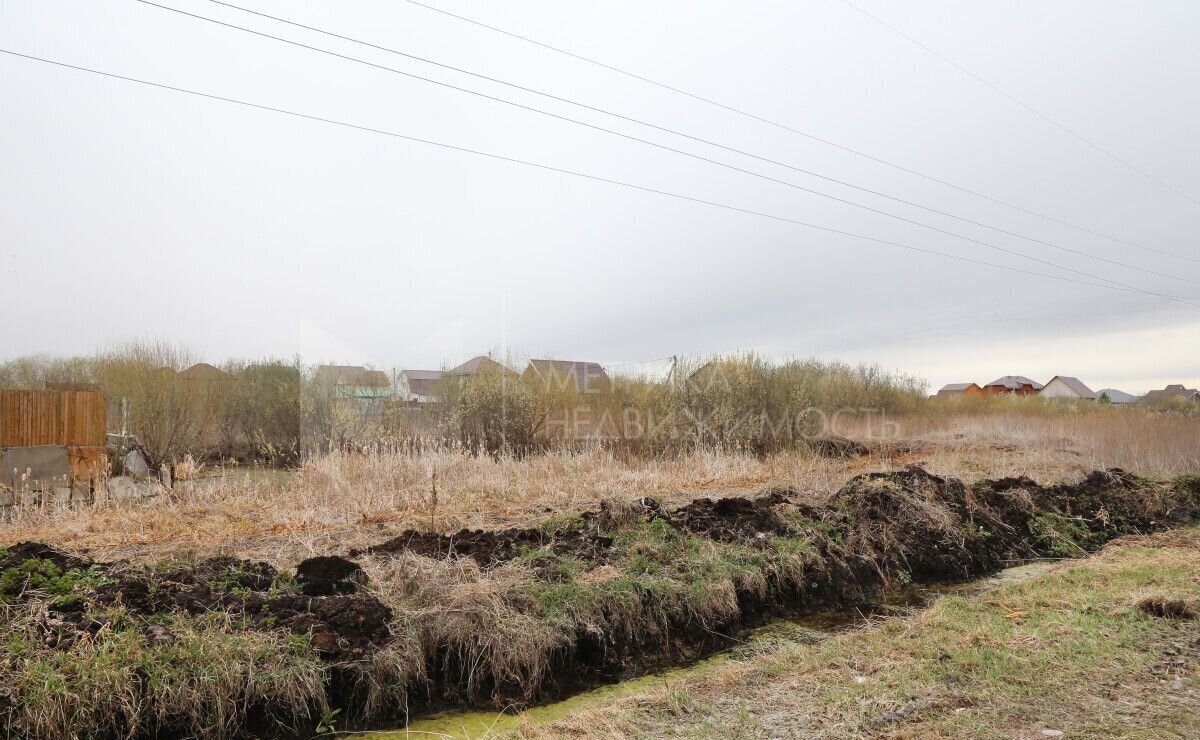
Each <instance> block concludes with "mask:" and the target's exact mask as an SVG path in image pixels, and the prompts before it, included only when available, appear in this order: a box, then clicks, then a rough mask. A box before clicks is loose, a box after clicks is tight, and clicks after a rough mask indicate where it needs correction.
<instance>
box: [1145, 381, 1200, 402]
mask: <svg viewBox="0 0 1200 740" xmlns="http://www.w3.org/2000/svg"><path fill="white" fill-rule="evenodd" d="M1143 398H1144V400H1146V401H1149V402H1155V401H1169V400H1171V399H1174V398H1179V399H1182V400H1184V401H1191V402H1193V403H1200V390H1196V389H1195V388H1185V387H1183V386H1182V385H1180V384H1178V383H1176V384H1174V385H1168V386H1167V387H1166V388H1163V389H1161V390H1157V391H1148V392H1147V393H1146V395H1145V396H1144V397H1143Z"/></svg>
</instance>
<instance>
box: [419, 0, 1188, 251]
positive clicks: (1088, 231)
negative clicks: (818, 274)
mask: <svg viewBox="0 0 1200 740" xmlns="http://www.w3.org/2000/svg"><path fill="white" fill-rule="evenodd" d="M405 2H407V3H409V4H410V5H415V6H417V7H420V8H424V9H426V10H430V11H433V12H434V13H440V14H441V15H444V16H447V17H449V18H454V19H456V20H459V21H462V22H464V23H470V24H471V25H473V26H478V27H479V28H485V29H487V30H489V31H494V32H496V33H499V34H502V35H504V36H508V37H510V38H513V39H516V40H518V41H523V42H525V43H527V44H532V45H533V46H537V47H540V48H543V49H547V50H549V51H553V52H555V53H556V54H562V55H564V56H568V57H571V58H572V59H577V60H579V61H581V62H586V63H587V64H591V65H595V66H597V67H601V68H603V69H607V70H609V71H612V72H616V73H617V74H620V75H624V76H625V77H629V78H631V79H634V80H638V81H640V82H644V83H646V84H648V85H653V86H655V87H658V88H661V89H663V90H668V91H670V92H673V93H676V94H678V95H683V96H684V97H688V98H691V99H693V100H698V101H700V102H702V103H706V104H708V105H711V106H714V107H717V108H720V109H722V110H725V111H728V112H730V113H735V114H737V115H739V116H742V117H744V118H749V119H752V120H755V121H758V122H759V123H764V124H766V125H768V126H773V127H774V128H777V129H780V130H782V131H787V132H789V133H792V134H796V135H797V136H803V137H804V138H806V139H810V140H812V141H815V142H818V143H821V144H825V145H826V146H830V147H833V148H835V149H840V150H841V151H844V152H846V153H848V154H853V155H854V156H856V157H862V158H863V159H867V160H870V161H872V162H875V163H877V164H881V165H884V166H886V167H891V168H892V169H895V170H898V171H900V172H904V173H906V174H909V175H913V176H914V177H920V178H922V179H924V180H928V181H929V182H934V183H937V184H938V185H943V186H945V187H948V188H951V189H953V190H957V191H959V192H961V193H966V194H967V195H971V196H974V197H976V198H981V199H983V200H986V201H988V202H990V203H995V204H996V205H1001V206H1004V207H1006V208H1011V209H1013V210H1015V211H1020V212H1021V213H1024V214H1027V215H1030V216H1036V217H1037V218H1040V219H1043V220H1045V221H1050V222H1052V223H1056V224H1058V225H1060V226H1066V227H1067V228H1071V229H1075V230H1076V231H1080V232H1083V233H1085V234H1091V235H1092V236H1098V237H1100V238H1102V239H1108V240H1109V241H1113V242H1117V243H1119V244H1124V245H1125V246H1128V247H1134V248H1135V249H1143V250H1145V251H1147V252H1156V253H1158V254H1162V255H1166V256H1168V257H1175V258H1177V259H1181V260H1187V261H1188V262H1197V263H1200V258H1196V257H1189V256H1187V255H1182V254H1178V253H1175V252H1169V251H1166V250H1162V249H1156V248H1154V247H1147V246H1145V245H1143V244H1138V243H1137V242H1133V241H1130V240H1128V239H1122V238H1121V237H1119V236H1112V235H1111V234H1105V233H1104V232H1101V231H1097V230H1095V229H1091V228H1088V227H1086V226H1080V225H1078V224H1075V223H1072V222H1070V221H1067V220H1065V219H1061V218H1058V217H1056V216H1051V215H1050V214H1048V213H1043V212H1041V211H1036V210H1033V209H1031V208H1026V207H1025V206H1021V205H1017V204H1016V203H1012V202H1009V201H1006V200H1002V199H1000V198H997V197H995V196H991V195H987V194H986V193H983V192H980V191H978V190H972V189H971V188H968V187H966V186H964V185H957V184H955V183H953V182H950V181H949V180H945V179H942V178H940V177H937V176H936V175H930V174H927V173H925V172H921V171H920V170H916V169H913V168H911V167H907V166H905V165H902V164H898V163H896V162H892V161H889V160H886V159H884V158H882V157H877V156H875V155H873V154H868V153H867V152H864V151H862V150H860V149H855V148H854V147H851V146H848V145H846V144H839V143H837V142H836V141H833V140H831V139H826V138H822V137H820V136H817V135H816V134H813V133H810V132H808V131H804V130H801V129H798V128H795V127H793V126H789V125H787V124H785V123H780V122H778V121H775V120H772V119H770V118H767V117H765V116H760V115H758V114H756V113H751V112H750V111H748V110H745V109H743V108H738V107H736V106H733V105H729V104H727V103H722V102H720V101H718V100H715V99H713V98H708V97H705V96H703V95H700V94H698V93H694V92H689V91H687V90H684V89H682V88H679V87H674V86H672V85H669V84H667V83H665V82H660V81H658V80H655V79H653V78H650V77H646V76H644V75H640V74H638V73H636V72H631V71H629V70H627V69H622V68H621V67H617V66H615V65H612V64H607V63H605V62H602V61H600V60H598V59H594V58H591V57H587V56H584V55H582V54H577V53H575V52H573V51H569V50H567V49H564V48H561V47H558V46H552V45H550V44H547V43H544V42H542V41H538V40H537V39H533V38H530V37H528V36H522V35H521V34H519V33H513V32H512V31H507V30H505V29H503V28H499V27H497V26H491V25H488V24H487V23H483V22H482V21H477V20H475V19H474V18H470V17H468V16H465V15H459V14H457V13H452V12H450V11H448V10H443V9H442V8H438V7H436V6H433V5H428V4H426V3H423V2H420V0H405Z"/></svg>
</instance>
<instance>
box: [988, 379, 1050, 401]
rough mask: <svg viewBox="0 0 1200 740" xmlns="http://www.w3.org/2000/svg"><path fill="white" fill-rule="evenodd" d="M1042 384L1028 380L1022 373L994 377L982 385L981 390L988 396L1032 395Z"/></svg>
mask: <svg viewBox="0 0 1200 740" xmlns="http://www.w3.org/2000/svg"><path fill="white" fill-rule="evenodd" d="M1042 387H1043V386H1042V384H1041V383H1039V382H1037V381H1036V380H1030V379H1029V378H1026V377H1025V376H1024V375H1005V376H1003V377H1001V378H996V379H995V380H993V381H992V382H990V383H988V384H987V385H985V386H984V387H983V392H984V393H985V394H987V395H989V396H999V395H1009V396H1022V397H1026V396H1032V395H1035V394H1037V392H1038V391H1040V390H1041V389H1042Z"/></svg>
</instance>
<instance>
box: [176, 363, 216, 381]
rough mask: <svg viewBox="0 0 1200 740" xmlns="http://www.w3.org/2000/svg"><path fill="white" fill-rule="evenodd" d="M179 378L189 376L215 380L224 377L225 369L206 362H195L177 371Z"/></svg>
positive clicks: (190, 377) (194, 378) (196, 378)
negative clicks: (179, 371)
mask: <svg viewBox="0 0 1200 740" xmlns="http://www.w3.org/2000/svg"><path fill="white" fill-rule="evenodd" d="M179 376H180V377H181V378H189V379H193V380H209V379H212V380H215V379H217V378H223V377H225V371H223V370H221V369H219V368H217V367H214V366H213V365H210V364H208V363H207V362H197V363H196V364H195V365H192V366H191V367H189V368H188V369H186V370H184V371H182V372H181V373H179Z"/></svg>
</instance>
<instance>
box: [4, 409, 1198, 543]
mask: <svg viewBox="0 0 1200 740" xmlns="http://www.w3.org/2000/svg"><path fill="white" fill-rule="evenodd" d="M875 421H876V423H875V424H874V425H868V424H867V423H866V422H863V421H861V420H860V421H857V422H856V421H854V420H844V421H843V422H842V423H841V428H839V429H838V431H841V432H844V433H846V434H848V435H849V436H852V437H855V438H858V439H863V440H875V441H880V440H879V436H878V435H879V431H880V428H879V425H878V420H877V419H876V420H875ZM895 422H896V427H895V429H896V430H897V431H898V436H897V437H893V438H888V439H885V440H882V441H883V442H884V443H885V444H888V445H892V447H891V448H890V449H894V450H897V451H896V452H893V453H891V454H879V455H870V456H867V457H864V458H858V459H853V460H833V459H825V458H821V457H817V456H814V455H812V454H809V453H807V452H803V451H791V452H784V453H778V454H774V455H769V456H765V457H758V456H754V455H751V454H748V453H744V452H730V451H706V452H693V453H689V454H683V455H679V456H672V457H669V458H651V459H634V460H627V459H621V458H618V457H616V456H614V455H613V454H611V453H609V452H606V451H604V450H600V449H597V450H592V451H589V452H561V453H549V454H540V455H532V456H529V457H525V458H521V459H516V458H508V457H500V458H498V459H497V458H492V457H486V456H484V457H477V456H472V455H467V454H461V453H457V452H420V453H415V454H401V453H380V454H366V455H360V454H352V453H335V454H330V455H326V456H322V457H318V458H314V459H312V460H309V461H307V462H306V463H304V465H303V466H302V467H301V468H300V469H299V471H298V472H296V473H282V472H274V473H272V472H271V471H267V472H268V473H270V474H258V473H255V472H254V471H250V472H247V471H245V470H238V469H232V470H230V471H225V472H222V471H219V470H218V471H207V473H208V476H209V477H206V478H201V479H198V480H193V481H188V482H186V483H185V484H182V485H179V486H177V487H176V489H175V490H174V491H172V492H170V493H168V494H165V495H162V496H159V497H157V498H155V499H153V500H149V501H138V502H133V501H112V500H105V499H104V498H103V497H100V498H99V500H98V501H97V502H96V503H95V504H93V505H90V506H84V507H77V508H72V509H60V508H53V507H47V508H35V507H18V508H16V509H14V510H12V511H11V512H10V515H9V516H8V517H7V518H6V519H5V520H4V521H3V522H0V544H3V543H11V542H16V541H19V540H25V539H39V540H44V541H47V542H51V543H54V544H55V545H57V546H60V547H63V548H66V549H69V550H75V551H77V552H83V553H86V554H88V555H89V556H90V557H92V558H94V559H101V560H104V559H115V558H132V559H138V560H157V559H162V558H165V557H170V556H173V555H177V554H180V553H183V552H189V551H190V552H195V553H197V554H200V555H208V554H215V553H231V554H236V555H239V556H241V557H246V558H253V559H262V560H267V561H270V562H272V563H275V564H276V565H281V566H288V565H292V564H294V563H295V562H296V561H298V560H300V559H302V558H304V557H307V556H309V555H312V554H315V553H326V552H331V551H344V550H347V549H350V548H352V547H361V546H365V545H368V544H373V543H375V542H377V541H379V540H381V539H384V538H385V537H386V536H388V535H389V533H393V532H395V531H396V530H400V529H404V528H410V527H411V528H416V529H429V528H433V529H437V530H442V531H451V530H454V529H457V528H460V527H473V528H475V527H478V528H497V527H504V526H528V525H531V524H533V523H535V522H537V521H539V520H542V519H544V518H546V517H547V516H548V515H551V514H559V513H563V512H569V511H575V510H580V509H584V508H590V507H594V506H595V505H596V504H597V502H598V501H600V500H605V499H616V500H622V501H628V500H630V499H632V498H635V497H639V496H659V497H663V498H665V499H667V500H669V501H680V500H686V499H691V498H694V497H696V496H698V495H714V494H717V493H720V494H722V495H730V494H738V493H747V492H751V491H755V490H758V489H760V488H762V487H764V486H767V485H790V486H794V487H796V488H797V489H798V490H801V491H804V492H806V493H808V494H809V495H811V496H812V497H814V498H815V499H820V498H823V497H824V496H826V495H828V494H830V493H832V492H833V491H835V490H837V489H838V488H839V487H841V485H842V484H844V483H845V481H846V480H847V479H848V478H850V477H851V476H853V475H856V474H858V473H861V472H866V471H871V470H880V469H888V468H894V467H901V466H903V465H906V464H919V465H922V466H923V467H926V468H927V469H928V470H930V471H931V472H934V473H936V474H941V475H951V476H955V477H959V478H963V479H964V480H968V481H970V480H974V479H977V478H982V477H997V476H1003V475H1029V476H1030V477H1032V478H1034V479H1036V480H1039V481H1043V482H1048V481H1057V480H1072V479H1076V478H1078V477H1079V476H1080V475H1081V474H1083V473H1086V472H1088V471H1091V470H1094V469H1097V468H1104V467H1111V466H1118V467H1122V468H1126V469H1128V470H1131V471H1134V472H1137V473H1140V474H1144V475H1153V476H1170V475H1175V474H1179V473H1184V472H1195V471H1200V419H1183V418H1177V417H1168V416H1161V415H1150V414H1142V413H1136V412H1135V413H1122V412H1113V413H1088V414H1059V415H1046V414H1021V413H1017V412H1011V413H991V414H975V415H965V414H964V415H956V416H955V415H941V416H937V417H917V416H912V417H901V418H899V419H896V420H895ZM897 443H899V444H897ZM260 473H261V471H260ZM435 473H436V482H437V506H436V509H433V507H432V496H431V494H432V490H433V482H434V474H435ZM214 475H215V476H216V477H213V476H214Z"/></svg>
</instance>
